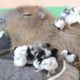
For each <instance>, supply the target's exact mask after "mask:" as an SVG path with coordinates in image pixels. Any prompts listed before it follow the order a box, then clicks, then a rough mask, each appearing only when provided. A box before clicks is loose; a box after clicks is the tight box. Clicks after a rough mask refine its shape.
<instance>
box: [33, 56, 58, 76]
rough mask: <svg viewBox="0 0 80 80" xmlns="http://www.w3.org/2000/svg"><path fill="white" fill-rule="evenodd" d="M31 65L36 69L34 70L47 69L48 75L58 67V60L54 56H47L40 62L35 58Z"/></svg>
mask: <svg viewBox="0 0 80 80" xmlns="http://www.w3.org/2000/svg"><path fill="white" fill-rule="evenodd" d="M33 66H34V67H35V68H36V69H37V71H36V72H38V71H41V70H47V71H48V75H47V76H48V77H50V75H51V74H53V73H54V72H55V69H56V68H57V67H58V62H57V60H56V58H55V57H49V58H46V59H44V60H42V62H41V63H39V61H38V60H37V59H36V60H35V61H34V62H33Z"/></svg>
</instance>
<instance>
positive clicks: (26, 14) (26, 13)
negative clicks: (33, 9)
mask: <svg viewBox="0 0 80 80" xmlns="http://www.w3.org/2000/svg"><path fill="white" fill-rule="evenodd" d="M31 15H32V14H31V13H30V12H25V13H24V14H23V16H31Z"/></svg>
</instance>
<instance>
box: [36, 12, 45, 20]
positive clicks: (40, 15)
mask: <svg viewBox="0 0 80 80" xmlns="http://www.w3.org/2000/svg"><path fill="white" fill-rule="evenodd" d="M37 15H38V17H39V19H41V20H44V19H45V18H46V13H44V12H43V11H39V12H38V14H37Z"/></svg>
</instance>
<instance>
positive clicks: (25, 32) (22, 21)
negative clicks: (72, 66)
mask: <svg viewBox="0 0 80 80" xmlns="http://www.w3.org/2000/svg"><path fill="white" fill-rule="evenodd" d="M6 16H7V19H6V26H5V30H6V31H7V32H8V33H9V34H10V37H11V40H12V47H15V46H18V45H23V44H36V43H43V42H49V43H51V44H52V46H53V47H56V48H58V49H59V53H60V52H61V51H62V50H64V49H68V50H69V51H70V52H72V53H74V54H77V55H78V56H79V57H80V25H79V24H74V25H72V27H71V28H69V27H67V26H66V28H65V29H64V30H63V31H62V32H61V31H59V30H57V29H56V28H55V26H54V20H55V18H54V17H53V16H52V15H50V14H49V13H48V12H47V11H46V10H44V9H43V8H41V7H38V6H34V7H33V6H24V7H19V8H16V9H14V10H12V11H10V12H8V13H7V15H6Z"/></svg>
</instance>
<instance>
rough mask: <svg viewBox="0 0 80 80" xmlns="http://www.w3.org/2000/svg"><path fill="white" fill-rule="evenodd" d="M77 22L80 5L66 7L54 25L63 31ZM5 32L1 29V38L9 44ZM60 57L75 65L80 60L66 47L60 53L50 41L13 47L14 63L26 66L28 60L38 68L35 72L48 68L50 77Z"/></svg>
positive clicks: (79, 19) (18, 65) (79, 15)
mask: <svg viewBox="0 0 80 80" xmlns="http://www.w3.org/2000/svg"><path fill="white" fill-rule="evenodd" d="M43 17H44V15H43ZM43 17H42V19H43ZM75 23H79V24H80V8H79V7H72V8H71V9H64V11H63V12H62V13H61V15H60V17H59V18H57V19H56V20H55V22H54V25H55V27H56V28H57V29H59V30H61V31H63V29H64V27H65V25H66V24H67V25H68V26H69V27H71V25H72V24H75ZM5 33H6V32H5V31H4V30H1V31H0V42H1V40H4V42H5V43H6V45H8V43H10V42H9V40H10V39H9V37H6V35H5ZM0 44H1V43H0ZM10 46H11V45H8V47H10ZM0 50H1V48H0ZM59 54H60V55H59ZM59 57H61V59H62V60H63V63H65V62H67V63H69V64H71V65H73V66H74V64H75V63H76V62H78V61H79V57H78V56H77V55H76V54H74V53H71V52H70V51H68V50H67V49H64V50H62V52H61V53H58V49H57V48H55V47H52V46H51V44H50V43H39V44H37V45H36V46H33V45H21V46H16V47H15V48H14V49H13V63H14V65H15V66H16V67H25V65H26V64H29V62H28V61H30V62H31V63H30V64H32V65H33V67H34V68H35V69H36V70H34V71H35V72H39V71H42V70H46V71H48V75H47V76H48V77H50V76H51V74H54V73H55V70H56V69H57V68H58V66H59V64H58V61H59V59H58V58H59ZM65 69H66V67H65Z"/></svg>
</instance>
